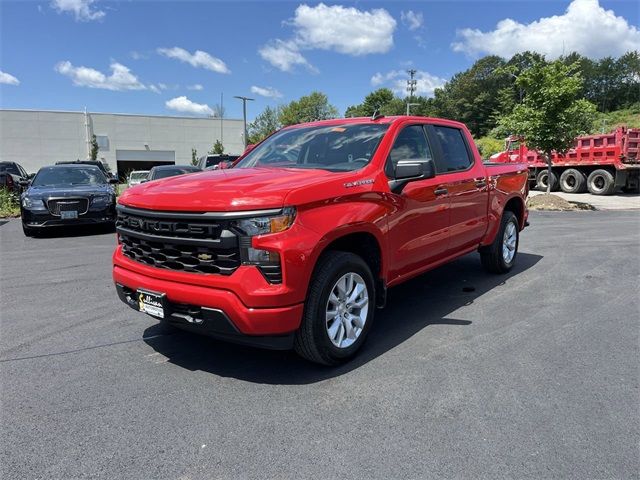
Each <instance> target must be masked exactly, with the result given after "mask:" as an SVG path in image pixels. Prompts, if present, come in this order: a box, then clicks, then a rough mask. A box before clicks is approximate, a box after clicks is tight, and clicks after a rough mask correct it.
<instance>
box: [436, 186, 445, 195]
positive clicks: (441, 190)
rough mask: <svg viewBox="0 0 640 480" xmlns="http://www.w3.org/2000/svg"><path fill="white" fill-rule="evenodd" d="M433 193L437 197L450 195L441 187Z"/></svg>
mask: <svg viewBox="0 0 640 480" xmlns="http://www.w3.org/2000/svg"><path fill="white" fill-rule="evenodd" d="M433 193H435V194H436V195H446V194H447V193H449V190H447V189H446V188H444V187H440V188H436V189H435V190H434V191H433Z"/></svg>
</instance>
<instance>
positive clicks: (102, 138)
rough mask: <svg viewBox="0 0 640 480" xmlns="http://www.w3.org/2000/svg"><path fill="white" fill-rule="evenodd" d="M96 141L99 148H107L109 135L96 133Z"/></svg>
mask: <svg viewBox="0 0 640 480" xmlns="http://www.w3.org/2000/svg"><path fill="white" fill-rule="evenodd" d="M96 142H98V148H99V149H100V150H109V137H108V136H106V135H96Z"/></svg>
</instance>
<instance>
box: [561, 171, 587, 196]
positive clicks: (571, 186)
mask: <svg viewBox="0 0 640 480" xmlns="http://www.w3.org/2000/svg"><path fill="white" fill-rule="evenodd" d="M560 189H561V190H562V191H563V192H565V193H583V192H586V191H587V176H586V175H585V174H584V173H582V172H581V171H580V170H576V169H575V168H568V169H567V170H565V171H564V172H562V175H560Z"/></svg>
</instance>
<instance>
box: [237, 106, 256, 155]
mask: <svg viewBox="0 0 640 480" xmlns="http://www.w3.org/2000/svg"><path fill="white" fill-rule="evenodd" d="M233 98H237V99H238V100H242V119H243V120H244V148H247V144H248V142H247V101H249V102H252V101H253V100H254V99H253V98H249V97H243V96H240V95H234V96H233Z"/></svg>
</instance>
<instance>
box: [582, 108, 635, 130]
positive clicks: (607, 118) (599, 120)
mask: <svg viewBox="0 0 640 480" xmlns="http://www.w3.org/2000/svg"><path fill="white" fill-rule="evenodd" d="M621 125H626V126H627V127H629V128H640V103H636V104H635V105H632V106H631V107H629V108H623V109H622V110H615V111H613V112H607V113H598V114H597V115H596V118H595V120H594V121H593V127H592V130H591V133H594V134H595V133H602V132H603V131H604V133H609V132H611V131H613V130H615V129H616V127H618V126H621Z"/></svg>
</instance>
